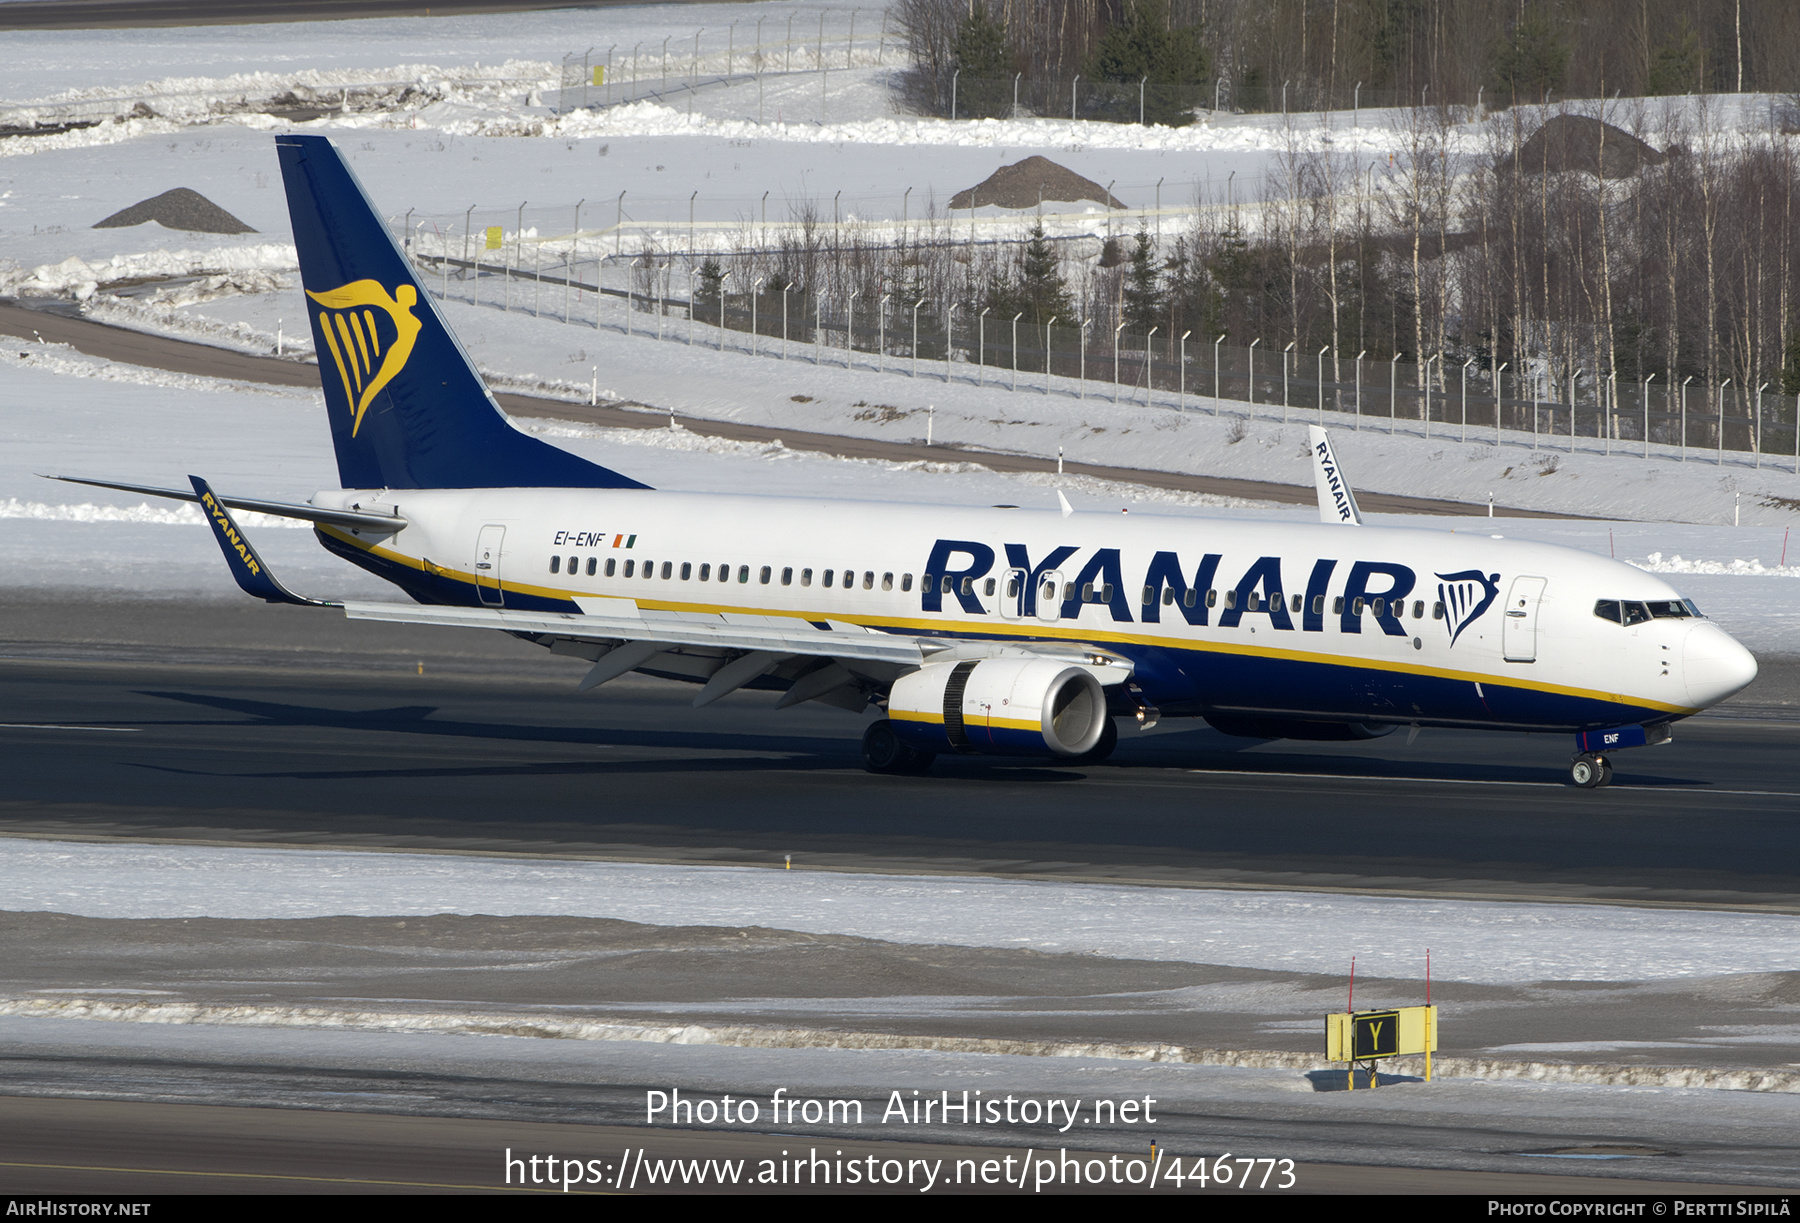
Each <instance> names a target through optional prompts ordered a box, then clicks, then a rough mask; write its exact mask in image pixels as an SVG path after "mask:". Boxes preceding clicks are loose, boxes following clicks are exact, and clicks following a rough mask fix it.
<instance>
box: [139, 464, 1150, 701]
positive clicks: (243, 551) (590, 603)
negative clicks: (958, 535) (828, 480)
mask: <svg viewBox="0 0 1800 1223" xmlns="http://www.w3.org/2000/svg"><path fill="white" fill-rule="evenodd" d="M189 482H190V483H191V484H192V485H193V489H194V492H193V497H192V499H193V500H195V501H197V502H199V504H200V506H201V509H202V510H203V511H204V512H205V514H206V517H207V521H208V523H209V524H210V525H211V526H212V528H213V533H214V536H215V538H216V539H217V540H218V543H219V548H220V551H221V552H222V553H223V554H224V556H225V560H226V563H227V564H228V565H229V566H230V567H231V573H232V576H233V577H234V578H235V579H236V580H237V583H238V585H239V586H241V587H242V588H243V589H244V590H245V591H246V592H247V593H249V594H251V595H254V596H256V597H257V598H259V599H264V600H267V601H268V602H271V603H295V604H301V605H305V606H311V607H340V608H342V609H343V611H344V614H345V615H346V616H348V617H349V618H350V619H352V620H376V621H384V622H386V623H389V624H426V625H439V626H443V627H451V628H483V629H496V630H498V631H500V632H504V633H512V634H514V635H515V636H520V637H526V638H530V639H531V640H534V641H536V642H537V643H538V644H539V645H544V646H548V647H549V648H550V650H551V652H552V653H556V654H563V655H570V656H574V657H577V658H585V659H588V660H589V661H591V662H592V663H593V666H592V667H591V668H590V669H589V671H588V673H587V675H586V677H585V678H583V679H582V681H581V684H580V686H579V690H580V691H584V692H585V691H586V690H588V689H589V688H593V687H596V686H598V685H600V684H603V683H606V682H607V681H608V680H612V679H617V678H618V677H619V676H621V675H624V674H625V673H627V672H629V671H637V670H644V671H651V672H655V673H658V674H670V675H678V676H681V677H684V678H687V679H692V680H695V681H697V682H699V683H700V685H701V687H700V692H699V695H697V696H696V697H695V698H694V705H695V707H696V708H698V707H700V706H702V705H707V704H710V703H712V702H713V701H716V700H718V699H719V698H720V697H722V696H724V695H725V694H726V693H728V692H733V691H735V690H737V689H738V688H742V687H743V686H745V685H746V684H750V683H754V682H756V681H757V680H759V679H762V678H763V677H764V676H773V677H774V678H775V679H776V680H777V681H778V682H784V683H786V684H787V690H786V691H785V692H783V693H782V695H781V697H780V699H779V700H777V701H776V708H778V709H780V708H786V707H787V706H790V705H796V704H799V703H800V702H801V701H810V700H819V701H824V702H826V703H828V704H834V705H838V706H840V707H842V708H846V709H852V710H860V709H862V708H863V707H864V706H866V705H867V703H868V698H869V694H870V693H871V692H875V691H885V690H886V688H887V687H888V685H890V684H892V683H893V681H894V680H896V679H898V678H899V677H900V676H901V675H903V674H906V673H907V672H909V671H913V670H916V669H918V668H919V667H921V666H923V665H924V664H925V663H926V661H927V660H933V661H947V660H950V659H957V660H961V659H967V658H992V657H1001V656H1005V655H1013V656H1019V655H1029V656H1035V657H1044V658H1055V659H1060V660H1063V661H1066V662H1070V663H1073V664H1075V665H1079V666H1083V667H1086V668H1087V669H1089V670H1090V671H1092V672H1093V673H1094V675H1095V677H1096V678H1097V679H1098V680H1099V681H1100V683H1101V684H1103V685H1106V686H1111V685H1114V684H1121V683H1124V682H1125V681H1126V680H1127V679H1129V678H1130V676H1131V672H1132V666H1131V663H1130V661H1129V660H1128V659H1126V658H1124V657H1122V656H1120V655H1117V654H1113V653H1110V652H1108V651H1105V650H1100V649H1097V648H1096V647H1093V646H1089V645H1084V644H1081V643H1079V642H1040V641H1014V640H1009V639H1003V638H973V639H971V638H967V637H959V638H950V637H932V636H928V635H922V636H912V635H907V634H900V633H883V632H877V631H876V630H874V629H870V628H867V627H865V626H863V625H860V624H849V623H845V622H842V621H836V620H808V619H805V618H803V617H800V616H781V615H749V614H732V613H703V612H671V611H661V610H650V611H645V610H643V609H641V608H639V607H638V605H637V603H636V601H635V600H632V599H615V598H604V597H600V598H582V599H577V600H576V602H577V605H578V606H579V607H580V608H581V611H580V612H579V613H572V612H540V611H518V610H509V609H506V608H499V607H436V606H427V605H420V604H414V603H360V602H343V603H338V602H328V601H324V600H318V599H308V598H305V597H304V596H301V595H296V594H294V593H293V592H291V591H289V590H288V589H287V588H286V587H285V586H283V585H282V584H281V582H280V580H279V579H277V578H276V577H275V575H274V573H272V572H271V571H270V570H269V567H268V565H267V564H266V563H265V562H264V561H263V559H262V557H261V556H259V555H258V554H257V552H256V550H255V549H254V548H253V547H252V546H251V544H250V541H249V539H248V538H246V537H245V536H244V533H243V531H242V530H241V529H240V528H239V527H238V525H237V522H236V520H235V519H233V518H232V516H231V511H230V509H228V508H227V504H226V502H225V499H224V498H222V497H220V496H218V495H217V494H216V493H214V492H213V490H212V488H211V487H210V486H209V485H208V484H207V483H206V481H205V480H203V479H201V478H200V477H199V476H190V477H189ZM113 487H119V486H117V485H114V486H113ZM136 487H141V486H136ZM143 491H155V492H157V494H158V495H169V494H170V493H171V492H172V491H173V490H150V489H144V490H143ZM182 499H183V500H186V499H188V498H186V497H183V498H182ZM234 500H235V499H234ZM252 504H258V503H252ZM261 504H267V503H261ZM289 508H293V507H289Z"/></svg>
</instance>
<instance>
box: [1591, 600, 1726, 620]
mask: <svg viewBox="0 0 1800 1223" xmlns="http://www.w3.org/2000/svg"><path fill="white" fill-rule="evenodd" d="M1699 614H1700V609H1699V608H1697V607H1695V606H1694V604H1693V601H1692V600H1690V599H1655V600H1651V601H1650V602H1646V603H1633V602H1630V601H1627V600H1620V599H1600V600H1598V601H1597V602H1596V603H1595V604H1594V615H1596V616H1598V617H1599V618H1600V619H1602V620H1611V621H1612V622H1613V623H1614V624H1626V625H1631V624H1643V623H1644V622H1645V621H1648V620H1687V619H1690V618H1692V617H1694V616H1698V615H1699Z"/></svg>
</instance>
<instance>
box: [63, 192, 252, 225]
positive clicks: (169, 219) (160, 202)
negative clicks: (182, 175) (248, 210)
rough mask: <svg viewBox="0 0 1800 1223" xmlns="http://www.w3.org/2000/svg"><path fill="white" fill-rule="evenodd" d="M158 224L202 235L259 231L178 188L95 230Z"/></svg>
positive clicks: (132, 207) (106, 221) (115, 214)
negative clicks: (145, 223)
mask: <svg viewBox="0 0 1800 1223" xmlns="http://www.w3.org/2000/svg"><path fill="white" fill-rule="evenodd" d="M146 221H155V222H156V223H157V224H158V225H161V226H162V227H163V228H164V229H183V230H189V231H192V232H194V233H202V234H253V233H255V232H256V231H255V230H254V229H251V228H250V227H249V226H248V225H246V224H244V223H243V222H242V221H240V220H238V219H237V218H236V217H234V216H232V215H231V214H230V213H229V212H226V211H225V210H224V209H223V208H221V207H219V206H218V205H217V204H215V203H213V202H212V201H211V200H209V199H207V198H206V197H205V196H204V195H201V194H200V193H199V192H198V191H193V190H190V189H189V188H187V187H177V188H175V189H174V190H173V191H165V192H163V193H162V194H161V195H157V196H152V197H151V198H149V199H147V200H139V201H138V202H137V203H135V204H133V205H132V206H131V207H129V208H127V209H125V210H123V211H122V212H115V213H113V214H112V215H111V216H110V217H107V218H106V220H104V221H100V222H97V223H96V224H95V225H94V228H95V229H124V228H125V227H127V226H130V225H142V224H143V223H144V222H146Z"/></svg>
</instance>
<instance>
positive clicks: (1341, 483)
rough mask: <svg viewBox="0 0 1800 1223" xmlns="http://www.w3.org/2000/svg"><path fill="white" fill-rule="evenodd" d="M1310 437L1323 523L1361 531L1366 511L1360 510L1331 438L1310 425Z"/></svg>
mask: <svg viewBox="0 0 1800 1223" xmlns="http://www.w3.org/2000/svg"><path fill="white" fill-rule="evenodd" d="M1306 436H1307V441H1308V443H1309V447H1308V448H1309V449H1310V450H1311V451H1312V461H1313V483H1314V485H1315V486H1317V488H1318V490H1319V521H1320V522H1339V523H1343V524H1344V525H1345V526H1352V527H1360V526H1361V525H1362V511H1361V510H1360V509H1358V508H1357V506H1356V494H1355V493H1354V492H1352V491H1351V490H1350V481H1349V480H1348V479H1347V478H1346V477H1345V476H1344V468H1343V465H1342V464H1341V463H1339V462H1338V457H1337V451H1336V450H1334V449H1333V448H1332V445H1331V437H1330V435H1328V434H1327V433H1326V432H1325V430H1323V429H1321V428H1319V426H1317V425H1308V426H1306Z"/></svg>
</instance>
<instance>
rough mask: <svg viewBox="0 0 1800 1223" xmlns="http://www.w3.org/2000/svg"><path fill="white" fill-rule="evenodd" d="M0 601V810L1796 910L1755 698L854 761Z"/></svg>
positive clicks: (1795, 882) (249, 615)
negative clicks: (1524, 725) (1592, 772)
mask: <svg viewBox="0 0 1800 1223" xmlns="http://www.w3.org/2000/svg"><path fill="white" fill-rule="evenodd" d="M0 614H4V616H5V617H6V620H5V622H6V623H7V624H8V625H9V626H10V627H9V629H8V630H7V631H6V632H5V634H4V635H5V637H6V638H7V639H8V640H9V641H10V642H11V643H12V644H10V645H7V646H5V647H4V648H0V654H4V655H7V656H8V657H5V658H3V659H0V708H5V709H6V710H8V711H9V713H8V716H7V718H6V721H8V722H10V723H13V724H14V725H13V726H12V727H9V728H7V729H5V730H0V767H3V768H4V775H5V776H6V778H7V786H6V787H5V792H4V795H3V796H0V830H5V831H10V832H13V833H31V834H34V835H53V836H65V835H97V836H131V837H155V838H175V839H182V838H193V839H204V840H213V841H231V842H241V843H256V844H309V845H325V844H333V845H351V846H355V845H371V846H372V845H383V846H417V847H436V848H458V849H479V850H484V851H499V852H549V853H577V854H591V855H599V856H607V857H624V858H648V859H655V860H666V861H685V862H727V863H751V864H765V863H772V862H778V861H780V860H781V858H782V856H783V855H786V854H793V855H795V856H796V860H797V861H799V862H801V863H803V864H805V865H808V866H831V867H838V868H846V869H878V870H908V871H911V870H928V871H952V872H954V871H979V872H984V873H998V874H1020V875H1033V876H1045V877H1058V878H1086V879H1113V880H1142V881H1147V882H1148V881H1156V882H1169V883H1177V884H1208V885H1228V886H1246V887H1318V888H1347V889H1353V890H1357V891H1375V892H1394V893H1412V894H1432V895H1458V896H1489V897H1532V898H1581V899H1590V900H1608V901H1628V902H1631V903H1646V902H1666V903H1675V904H1687V905H1691V904H1702V905H1715V904H1716V905H1729V906H1736V905H1744V906H1749V907H1752V908H1757V909H1778V910H1783V911H1797V910H1800V825H1797V824H1796V822H1795V821H1794V820H1793V818H1792V815H1793V812H1794V810H1795V809H1796V806H1797V804H1800V784H1797V783H1796V781H1795V779H1794V776H1793V772H1792V769H1791V767H1790V762H1791V760H1792V758H1793V752H1794V749H1795V747H1796V746H1797V745H1800V723H1796V722H1792V721H1788V720H1784V719H1780V718H1766V719H1763V720H1757V721H1750V720H1743V721H1738V720H1733V719H1726V718H1699V719H1690V720H1689V721H1687V722H1684V723H1682V724H1680V725H1679V726H1678V727H1677V729H1676V733H1675V740H1674V742H1673V743H1672V744H1670V745H1667V746H1664V747H1658V748H1651V749H1642V750H1639V751H1635V752H1627V753H1622V754H1620V755H1619V756H1618V757H1617V768H1618V780H1617V782H1616V783H1615V784H1614V785H1613V786H1612V787H1610V788H1608V789H1604V790H1598V791H1586V790H1578V789H1576V788H1574V787H1572V786H1570V785H1569V784H1568V783H1567V777H1566V765H1567V761H1568V757H1569V752H1570V748H1569V745H1568V743H1567V742H1566V741H1565V740H1564V738H1563V737H1562V736H1526V735H1515V734H1481V733H1474V732H1452V731H1430V730H1428V731H1425V732H1424V733H1422V734H1421V735H1420V736H1419V738H1418V740H1417V742H1416V743H1415V744H1414V745H1413V746H1411V747H1408V746H1407V745H1406V741H1405V740H1406V737H1405V736H1404V735H1394V736H1390V737H1388V738H1384V739H1379V740H1374V741H1371V742H1369V743H1353V744H1298V743H1290V742H1282V741H1276V742H1273V743H1261V742H1256V741H1250V740H1240V739H1231V738H1227V737H1225V736H1222V735H1219V734H1217V733H1215V732H1213V731H1211V730H1209V729H1206V728H1204V727H1203V726H1199V727H1196V726H1194V725H1192V724H1188V723H1181V722H1165V723H1163V724H1162V725H1161V726H1159V727H1157V728H1156V730H1155V731H1153V732H1151V733H1149V734H1139V733H1137V732H1134V731H1130V730H1127V731H1125V732H1124V735H1123V741H1122V743H1121V746H1120V749H1119V751H1118V753H1117V754H1116V755H1115V757H1114V758H1113V760H1112V761H1111V762H1109V763H1107V764H1105V765H1101V766H1095V767H1091V768H1073V767H1068V766H1054V765H1052V764H1050V763H1049V762H1039V761H1033V760H1019V761H1009V760H1004V759H995V758H983V757H968V758H954V757H942V758H940V760H939V764H938V766H937V767H936V768H935V769H934V771H933V772H932V774H930V775H929V776H925V777H920V778H877V777H874V776H871V775H870V774H868V773H866V772H864V771H863V770H862V768H861V767H860V761H859V756H858V739H859V736H860V733H861V727H862V721H861V720H860V719H859V718H856V717H853V716H851V715H847V714H843V713H840V712H838V711H836V710H832V709H827V708H820V707H816V706H815V707H801V708H797V709H790V710H783V711H780V712H777V711H774V710H773V709H771V708H770V704H771V699H770V698H769V697H768V696H767V695H766V694H757V693H749V692H744V693H738V694H735V695H733V696H731V697H727V698H726V699H725V700H722V701H720V702H718V703H717V704H715V705H713V706H710V707H708V708H707V709H704V710H694V709H693V708H691V705H690V701H691V697H692V690H691V689H690V688H688V687H686V686H683V685H677V684H672V683H665V682H663V681H657V680H650V679H640V678H628V679H625V680H620V681H616V682H615V683H612V684H609V685H606V686H605V687H603V688H601V689H599V690H597V691H595V692H593V693H589V694H585V695H578V694H577V693H576V692H575V691H574V687H575V683H576V680H577V679H578V677H579V674H580V672H581V668H582V664H581V663H580V661H579V660H567V659H557V658H552V657H549V656H547V655H546V654H545V652H544V651H542V650H539V649H538V648H536V647H534V646H530V645H527V644H524V643H521V642H516V641H513V640H511V639H508V638H505V637H503V636H501V635H499V634H494V635H492V636H491V637H488V636H484V635H481V634H478V633H463V634H456V633H441V632H437V631H434V630H429V629H409V628H403V627H398V626H352V625H348V624H346V623H345V622H344V621H342V620H341V619H339V618H338V617H337V616H336V614H335V613H332V612H328V611H312V610H308V609H277V608H267V607H263V606H260V605H256V604H252V603H249V602H248V601H245V602H243V603H198V604H192V605H181V604H171V603H164V604H160V605H157V604H149V603H145V604H130V603H105V602H98V603H85V604H80V605H75V606H69V605H67V604H59V603H58V602H57V601H56V600H54V599H49V600H45V601H36V602H33V601H26V602H20V601H17V600H15V601H13V602H11V603H8V604H5V605H4V606H0ZM159 617H160V619H159ZM320 640H326V641H331V642H333V643H335V648H333V649H331V650H328V651H322V652H316V653H315V652H313V651H311V650H309V649H308V648H306V646H307V643H308V642H316V641H320ZM421 666H422V667H423V672H424V673H423V674H422V675H421V674H420V673H419V672H420V669H421ZM1779 674H1785V672H1779ZM1757 691H1758V690H1757V689H1756V688H1752V689H1751V690H1750V692H1749V693H1747V694H1746V695H1748V696H1754V695H1755V694H1756V693H1757ZM102 727H105V728H118V729H120V730H123V731H126V732H128V733H100V732H99V731H98V730H97V729H96V728H102Z"/></svg>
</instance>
